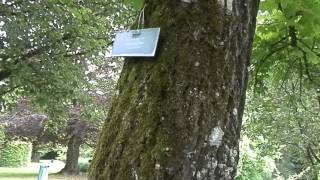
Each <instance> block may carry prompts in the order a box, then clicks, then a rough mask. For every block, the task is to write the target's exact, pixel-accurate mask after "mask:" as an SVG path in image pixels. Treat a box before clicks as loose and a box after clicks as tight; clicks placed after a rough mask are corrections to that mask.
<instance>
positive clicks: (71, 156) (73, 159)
mask: <svg viewBox="0 0 320 180" xmlns="http://www.w3.org/2000/svg"><path fill="white" fill-rule="evenodd" d="M81 143H82V142H81V139H80V138H79V137H78V136H77V135H72V136H71V138H70V139H69V142H68V149H67V158H66V164H65V166H64V168H63V169H62V170H61V173H63V174H68V175H76V174H79V166H78V159H79V153H80V145H81Z"/></svg>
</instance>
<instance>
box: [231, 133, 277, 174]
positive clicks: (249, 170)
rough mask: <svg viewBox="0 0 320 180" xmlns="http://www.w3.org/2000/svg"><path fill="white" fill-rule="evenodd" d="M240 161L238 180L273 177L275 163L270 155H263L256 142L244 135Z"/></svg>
mask: <svg viewBox="0 0 320 180" xmlns="http://www.w3.org/2000/svg"><path fill="white" fill-rule="evenodd" d="M240 152H241V154H240V161H239V164H238V172H237V176H236V178H235V179H236V180H251V179H254V180H267V179H270V180H271V179H272V173H273V172H274V171H275V164H274V162H273V160H272V158H270V156H263V155H262V153H261V152H260V149H258V148H257V144H256V143H255V142H251V141H250V140H249V139H248V138H247V137H246V136H244V137H242V140H241V146H240Z"/></svg>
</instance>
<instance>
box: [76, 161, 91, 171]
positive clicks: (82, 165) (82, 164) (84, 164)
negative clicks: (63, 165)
mask: <svg viewBox="0 0 320 180" xmlns="http://www.w3.org/2000/svg"><path fill="white" fill-rule="evenodd" d="M78 165H79V170H80V172H84V173H86V172H88V169H89V166H90V163H89V162H79V164H78Z"/></svg>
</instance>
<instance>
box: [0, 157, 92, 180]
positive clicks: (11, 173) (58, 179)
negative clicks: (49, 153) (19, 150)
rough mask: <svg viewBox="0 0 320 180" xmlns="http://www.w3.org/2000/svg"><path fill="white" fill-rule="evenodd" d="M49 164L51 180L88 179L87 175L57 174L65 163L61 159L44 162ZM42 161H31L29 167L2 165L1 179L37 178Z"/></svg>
mask: <svg viewBox="0 0 320 180" xmlns="http://www.w3.org/2000/svg"><path fill="white" fill-rule="evenodd" d="M42 163H46V164H48V165H49V180H86V179H87V178H86V175H85V174H84V175H79V176H65V175H61V174H57V172H59V171H60V170H61V169H62V168H63V166H64V163H63V162H61V161H54V163H50V162H49V161H48V162H42ZM39 167H40V163H31V164H29V165H28V166H27V167H20V168H7V167H0V180H36V179H37V176H38V171H39Z"/></svg>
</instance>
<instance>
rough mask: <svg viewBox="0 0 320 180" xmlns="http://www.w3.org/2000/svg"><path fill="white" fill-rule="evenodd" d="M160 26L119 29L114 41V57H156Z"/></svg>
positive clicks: (112, 53) (112, 54)
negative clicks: (127, 29)
mask: <svg viewBox="0 0 320 180" xmlns="http://www.w3.org/2000/svg"><path fill="white" fill-rule="evenodd" d="M159 36H160V28H148V29H136V30H129V31H118V32H117V33H116V37H115V40H114V43H113V47H112V52H111V56H112V57H154V56H155V54H156V50H157V45H158V41H159Z"/></svg>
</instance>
